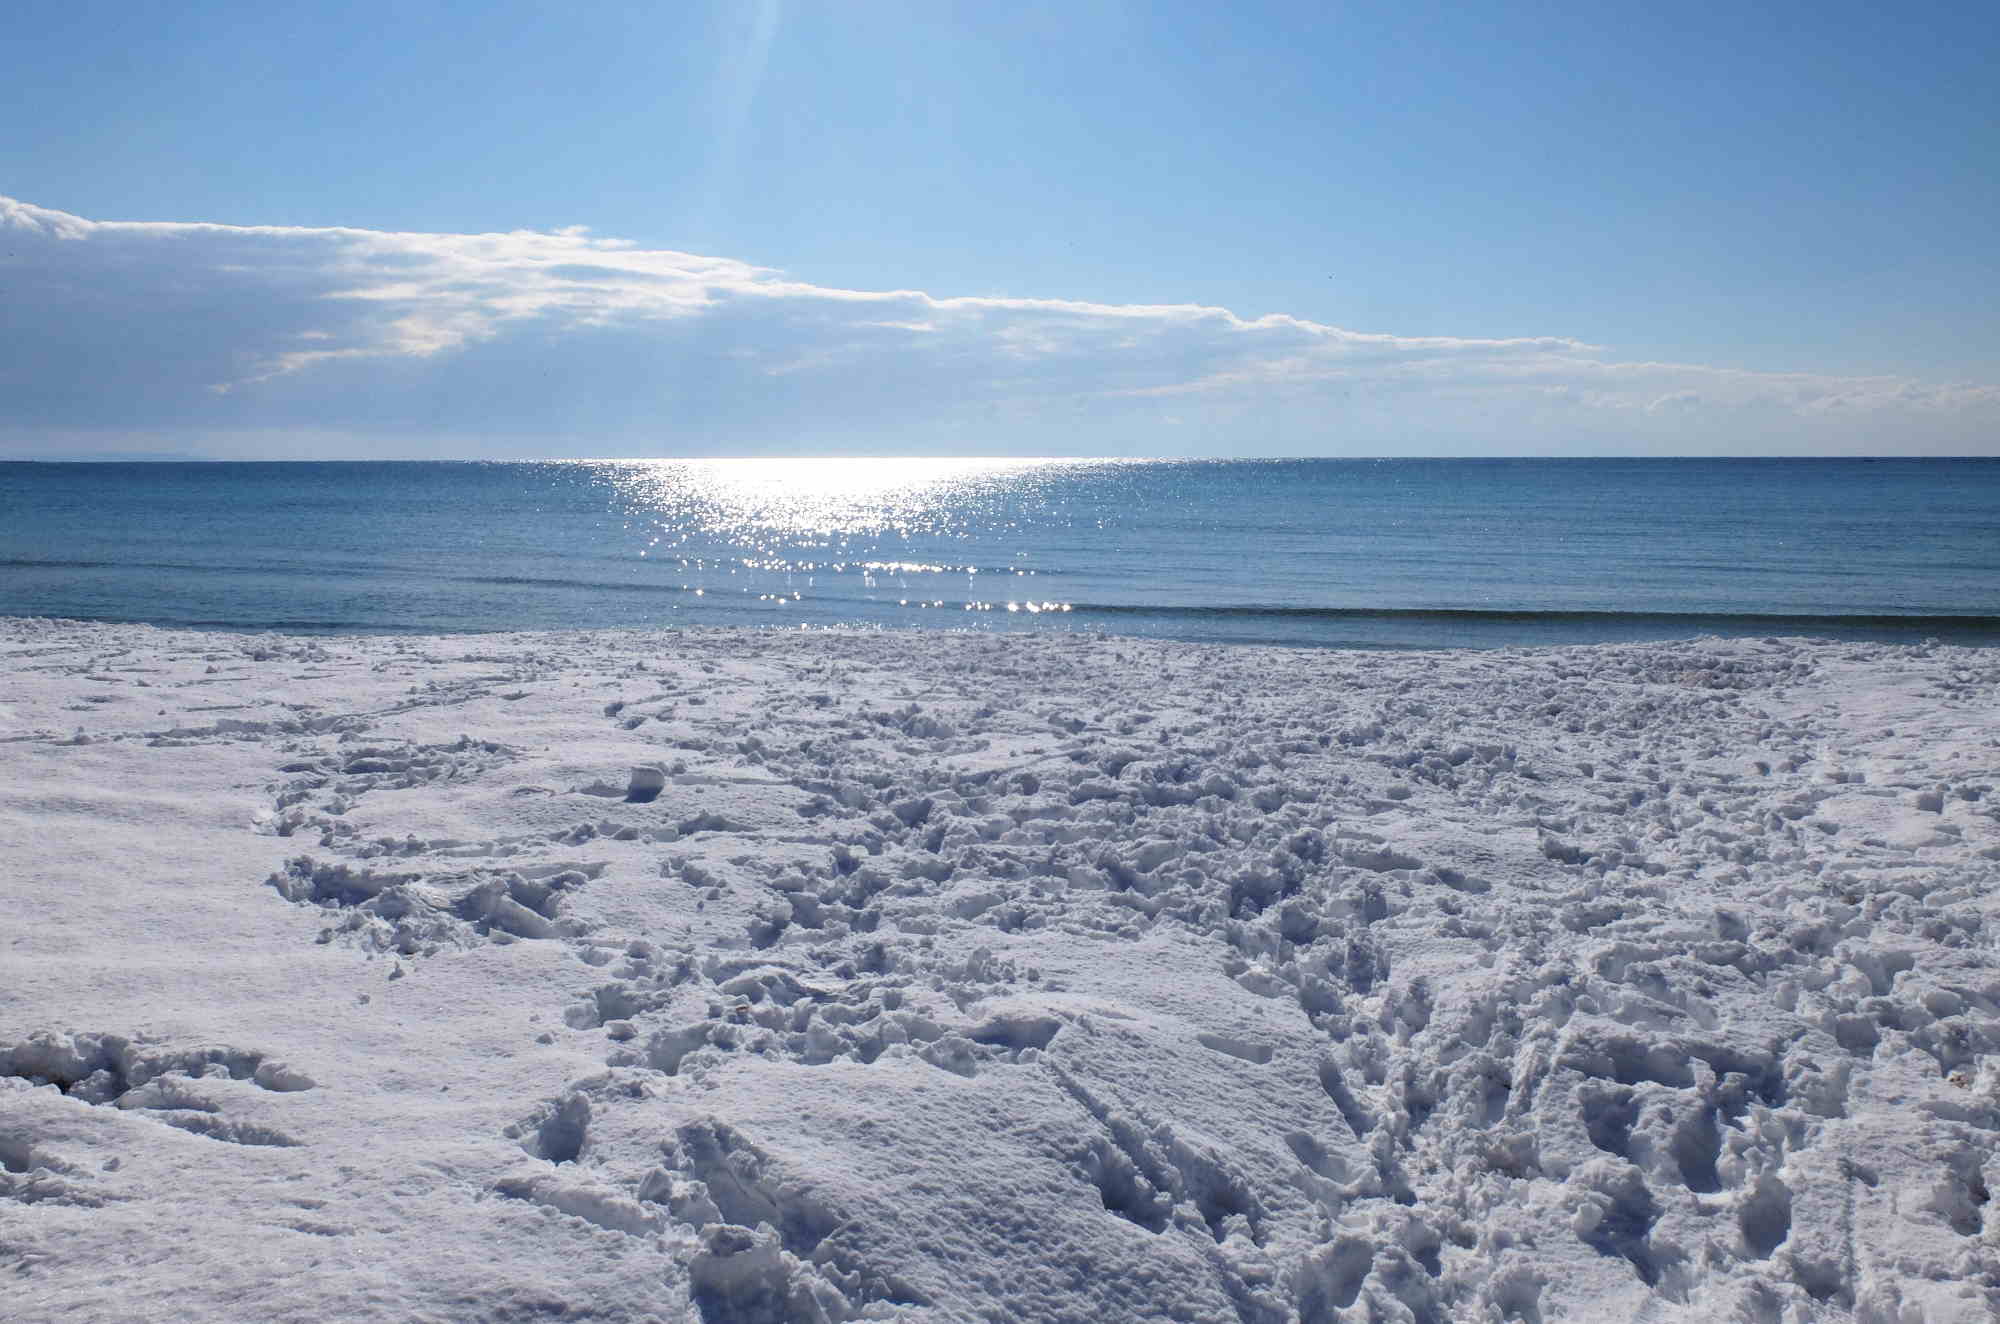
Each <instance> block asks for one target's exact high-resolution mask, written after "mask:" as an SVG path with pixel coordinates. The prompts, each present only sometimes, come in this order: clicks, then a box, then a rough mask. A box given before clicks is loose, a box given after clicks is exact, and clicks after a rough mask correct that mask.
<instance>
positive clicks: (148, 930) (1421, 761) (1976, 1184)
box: [0, 619, 2000, 1324]
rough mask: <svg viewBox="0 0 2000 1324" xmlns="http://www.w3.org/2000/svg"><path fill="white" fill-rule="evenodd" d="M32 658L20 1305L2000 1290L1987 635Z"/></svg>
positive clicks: (1193, 1303)
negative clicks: (1961, 642)
mask: <svg viewBox="0 0 2000 1324" xmlns="http://www.w3.org/2000/svg"><path fill="white" fill-rule="evenodd" d="M0 658H3V659H4V669H0V1316H4V1317H5V1318H8V1319H19V1320H24V1321H26V1320H56V1319H63V1320H97V1319H106V1320H109V1319H119V1320H137V1319H145V1320H155V1319H159V1320H166V1319H265V1320H326V1319H342V1320H456V1319H468V1320H470V1319H479V1320H502V1319H529V1318H535V1319H546V1318H564V1319H604V1320H641V1319H659V1320H699V1321H703V1322H704V1324H727V1322H730V1321H762V1320H818V1319H826V1320H843V1319H850V1318H880V1319H910V1320H919V1319H923V1320H931V1319H936V1320H961V1319H967V1320H969V1319H991V1320H1013V1319H1022V1320H1078V1321H1086V1320H1087V1321H1110V1320H1124V1319H1182V1320H1238V1319H1240V1320H1245V1321H1253V1322H1255V1324H1265V1322H1267V1321H1268V1322H1269V1324H1278V1322H1280V1321H1287V1320H1300V1321H1334V1320H1338V1321H1344V1322H1352V1321H1361V1320H1415V1321H1446V1320H1494V1321H1498V1320H1527V1321H1538V1320H1539V1321H1553V1320H1560V1319H1578V1320H1626V1319H1640V1318H1643V1319H1647V1320H1654V1321H1660V1320H1672V1319H1685V1320H1709V1319H1726V1320H1743V1321H1773V1322H1776V1321H1787V1322H1792V1321H1807V1320H1848V1319H1854V1320H1866V1321H1874V1322H1880V1324H1888V1322H1890V1321H1895V1322H1896V1324H1904V1322H1907V1321H1958V1320H1965V1321H1980V1320H1990V1319H1994V1318H1996V1317H2000V1205H1995V1204H1994V1203H1993V1202H1992V1200H1991V1192H1992V1191H1993V1189H1994V1187H1995V1186H1996V1184H2000V1157H1996V1139H2000V900H1996V886H1997V885H2000V817H1997V815H2000V652H1994V651H1990V650H1973V649H1960V648H1949V647H1909V646H1895V645H1883V644H1864V643H1827V642H1808V641H1800V640H1756V639H1742V640H1728V641H1721V640H1701V641H1695V642H1683V643H1663V644H1644V645H1607V646H1597V647H1588V648H1583V647H1578V648H1555V649H1545V650H1508V651H1496V652H1431V653H1356V652H1335V651H1304V650H1296V651H1295V650H1285V649H1263V648H1223V647H1204V646H1198V645H1190V644H1180V643H1164V642H1156V641H1140V640H1132V639H1120V638H1089V637H1081V636H1072V637H1059V638H1058V637H1049V638H1040V637H1025V636H1019V635H1013V636H991V635H980V634H965V635H959V634H947V633H925V634H919V633H900V632H865V631H854V632H842V631H833V632H825V631H812V632H779V631H747V630H746V631H724V630H715V631H692V630H691V631H684V632H657V633H655V632H639V631H633V632H609V631H607V632H580V633H552V634H513V635H471V636H448V637H437V638H364V637H340V638H317V639H314V638H303V637H285V636H274V635H257V636H245V635H231V634H217V633H195V632H176V631H165V630H157V629H152V628H148V627H143V626H104V625H84V624H77V623H69V622H52V621H38V620H24V619H10V620H4V621H0Z"/></svg>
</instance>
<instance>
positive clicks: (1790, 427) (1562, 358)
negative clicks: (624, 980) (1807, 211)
mask: <svg viewBox="0 0 2000 1324" xmlns="http://www.w3.org/2000/svg"><path fill="white" fill-rule="evenodd" d="M0 277H4V287H5V288H6V290H7V292H8V297H7V299H6V300H5V301H4V303H0V336H4V338H5V342H6V344H5V348H6V350H7V353H6V354H5V355H4V356H0V360H4V361H0V406H4V407H5V410H6V414H7V415H8V417H10V418H11V419H12V420H14V422H13V427H12V433H13V435H14V437H15V441H13V442H11V443H8V442H0V444H4V445H8V446H9V447H10V449H13V450H15V451H16V452H19V451H20V449H21V447H22V446H23V445H24V444H26V443H25V442H23V441H22V440H21V439H22V438H26V437H32V436H40V437H44V438H46V437H49V436H69V435H73V434H87V435H100V434H109V433H115V432H123V433H129V434H132V435H150V436H166V435H169V434H175V435H178V434H180V433H191V434H200V435H205V436H208V437H210V438H211V439H216V438H220V439H223V440H222V441H219V442H215V444H218V445H223V446H224V447H225V448H226V447H227V444H228V443H227V440H226V439H227V438H230V437H234V438H238V439H239V441H240V440H241V439H248V438H256V439H257V441H256V443H255V444H256V445H258V446H272V445H277V446H279V447H280V450H281V453H282V445H283V443H282V442H281V441H278V442H274V441H273V440H272V439H273V438H283V437H285V436H287V435H291V436H297V437H300V438H302V440H301V441H300V443H299V445H300V446H308V445H309V446H311V447H314V448H318V449H320V450H324V449H325V448H326V447H327V446H328V445H329V442H328V440H327V439H328V438H329V437H347V438H350V439H351V444H350V448H357V449H361V450H371V451H372V450H373V449H374V448H375V447H376V446H377V445H379V444H380V442H381V439H382V438H384V437H396V438H399V439H402V441H401V442H400V443H399V444H406V445H408V446H409V447H410V448H411V453H431V454H435V453H481V452H485V451H490V450H494V449H495V448H496V447H497V445H498V443H496V442H495V441H494V440H493V439H494V438H496V437H500V436H504V437H506V438H508V439H509V440H508V441H507V443H506V446H505V448H504V449H506V450H507V451H508V452H509V453H520V452H521V451H522V450H523V448H524V447H525V449H526V450H528V451H529V452H532V451H533V450H534V449H535V444H536V439H537V438H539V439H541V440H542V443H543V444H544V445H546V446H547V447H549V448H550V449H551V450H554V449H557V448H577V447H581V448H582V449H585V450H590V451H596V452H600V453H609V452H623V453H673V452H694V451H712V452H716V453H725V452H734V451H741V450H788V449H805V448H811V447H839V448H844V449H864V450H865V449H884V450H909V449H917V450H923V449H940V450H953V449H975V450H989V451H992V450H1012V451H1032V452H1037V453H1048V452H1051V451H1058V450H1060V451H1072V452H1082V451H1092V450H1113V449H1116V450H1127V451H1129V450H1131V449H1133V448H1134V447H1135V446H1136V447H1137V448H1138V449H1140V450H1144V449H1145V446H1144V444H1143V443H1144V441H1145V438H1146V437H1147V436H1148V435H1150V434H1151V431H1152V429H1156V428H1158V427H1159V426H1160V424H1159V419H1160V418H1161V417H1162V415H1161V413H1160V405H1161V404H1162V403H1164V399H1163V398H1171V399H1172V401H1173V406H1172V412H1173V417H1174V418H1175V419H1176V425H1175V441H1174V442H1173V443H1172V444H1174V445H1183V446H1184V445H1195V444H1202V445H1207V446H1209V447H1211V448H1215V449H1230V450H1235V451H1237V452H1239V453H1275V452H1281V451H1292V452H1301V451H1302V452H1308V453H1338V452H1342V451H1352V450H1361V451H1372V452H1377V453H1379V452H1385V451H1392V450H1398V449H1413V450H1424V449H1456V450H1468V449H1473V450H1476V449H1482V448H1486V449H1493V450H1501V451H1506V450H1540V449H1562V448H1565V447H1573V446H1578V445H1594V446H1595V447H1596V448H1598V449H1613V450H1615V449H1621V448H1630V449H1660V448H1679V449H1712V448H1717V447H1722V448H1736V447H1750V448H1755V449H1765V450H1769V449H1786V448H1814V447H1823V448H1845V449H1855V448H1859V449H1874V450H1877V451H1887V450H1897V449H1903V448H1905V447H1906V446H1908V447H1917V448H1930V449H1946V450H1951V449H1957V450H1980V449H1989V450H1990V449H1992V448H1993V447H1994V445H1995V442H1996V437H2000V428H1997V427H1996V425H2000V388H1996V387H1993V386H1985V385H1950V384H1934V383H1924V382H1918V381H1914V380H1910V379H1906V378H1902V377H1893V376H1874V377H1857V376H1835V375H1821V374H1813V373H1803V372H1800V373H1770V372H1747V371H1743V370H1740V369H1733V368H1728V367H1712V366H1704V365H1698V364H1678V363H1652V362H1624V361H1619V360H1617V359H1615V358H1612V357H1610V356H1608V355H1607V354H1606V353H1605V352H1604V350H1603V349H1602V348H1601V347H1598V346H1594V345H1588V344H1585V343H1582V342H1580V341H1578V340H1575V339H1570V338H1566V337H1560V336H1532V337H1520V338H1507V339H1493V338H1478V337H1444V336H1421V337H1417V336H1396V335H1388V334H1380V333H1368V332H1358V331H1352V330H1347V329H1343V328H1340V327H1333V326H1326V325H1321V324H1319V323H1315V322H1310V321H1306V320H1303V319H1300V318H1295V317H1289V316H1284V315H1282V314H1271V315H1266V316H1261V317H1255V318H1246V317H1242V316H1239V315H1237V314H1236V313H1233V312H1231V311H1230V310H1228V309H1224V308H1215V307H1205V306H1199V305H1191V304H1148V305H1138V304H1131V305H1114V304H1099V303H1086V302H1078V301H1072V300H1062V299H1019V298H979V297H963V296H955V297H943V296H936V295H932V294H928V293H925V292H923V291H917V290H848V289H837V288H830V287H826V286H819V285H813V284H809V283H806V282H803V281H800V280H797V279H794V278H792V277H790V276H788V275H786V274H784V273H781V272H778V271H775V270H772V269H770V268H766V267H759V266H755V265H752V264H750V263H746V262H741V261H737V260H734V259H729V258H718V257H707V256H700V255H696V254H690V253H680V252H673V251H668V250H658V249H645V248H640V247H638V246H636V245H634V244H631V243H629V242H626V241H623V240H618V239H608V238H599V237H595V236H593V235H591V234H589V233H588V232H587V231H585V230H583V229H580V228H575V227H572V228H569V229H563V230H556V231H547V232H543V231H510V232H506V233H497V234H414V233H392V232H384V231H375V230H362V229H353V228H340V227H327V228H303V227H282V226H232V225H218V224H210V223H170V222H131V221H94V220H88V219H85V218H82V217H78V216H72V215H69V214H67V213H64V212H59V211H53V210H50V209H47V208H43V207H36V206H32V205H30V204H27V203H22V202H17V201H14V200H12V199H7V198H0ZM306 438H310V440H303V439H306ZM1197 438H1205V439H1206V440H1197ZM336 448H337V444H336Z"/></svg>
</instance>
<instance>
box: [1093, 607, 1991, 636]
mask: <svg viewBox="0 0 2000 1324" xmlns="http://www.w3.org/2000/svg"><path fill="white" fill-rule="evenodd" d="M1070 610H1071V611H1072V612H1074V613H1076V614H1078V615H1104V616H1176V617H1193V618H1200V617H1246V618H1256V617H1268V618H1272V619H1278V620H1287V619H1290V620H1329V621H1339V620H1383V621H1438V622H1443V623H1450V622H1462V623H1464V624H1467V625H1477V624H1480V623H1482V622H1491V623H1493V624H1496V625H1497V624H1525V623H1532V622H1537V621H1547V622H1549V623H1551V624H1564V623H1575V624H1579V625H1593V624H1598V625H1612V624H1617V623H1631V624H1635V625H1653V624H1661V625H1672V624H1688V625H1698V624H1703V623H1711V624H1717V625H1731V626H1745V625H1756V624H1760V623H1764V622H1769V623H1770V624H1772V625H1776V626H1783V627H1785V628H1788V629H1797V628H1800V627H1804V626H1814V625H1818V626H1825V627H1828V628H1847V629H1863V628H1873V629H1921V628H1927V627H1935V628H1938V629H1946V630H2000V616H1979V615H1973V616H1963V615H1959V616H1955V615H1937V614H1931V613H1920V612H1868V613H1826V612H1772V611H1758V612H1742V611H1595V610H1577V609H1572V608H1561V609H1555V610H1542V609H1531V608H1491V607H1284V606H1275V605H1274V606H1262V605H1249V604H1246V605H1228V606H1195V605H1180V604H1164V603H1162V604H1158V605H1149V604H1146V603H1137V602H1074V603H1071V604H1070Z"/></svg>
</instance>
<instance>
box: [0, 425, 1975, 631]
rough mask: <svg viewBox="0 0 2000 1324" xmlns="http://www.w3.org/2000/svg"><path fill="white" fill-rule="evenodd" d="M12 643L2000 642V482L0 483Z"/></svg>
mask: <svg viewBox="0 0 2000 1324" xmlns="http://www.w3.org/2000/svg"><path fill="white" fill-rule="evenodd" d="M0 615H14V616H25V615H34V616H69V617H82V618H85V619H93V620H114V621H149V622H153V623H157V624H162V625H199V626H210V627H220V628H226V629H238V630H264V629H272V630H287V631H314V632H387V631H412V632H437V631H455V630H515V629H546V628H567V627H577V626H673V625H683V624H687V625H695V624H701V625H751V624H754V625H769V626H778V627H785V628H791V629H796V628H798V627H799V626H800V625H808V626H821V625H875V626H898V627H912V626H914V627H943V628H955V629H968V628H970V629H981V630H1043V631H1046V630H1087V631H1099V630H1103V631H1109V632H1112V633H1122V634H1149V635H1162V636H1168V637H1173V638H1182V639H1197V640H1212V641H1231V642H1264V643H1286V644H1313V645H1332V646H1361V647H1378V646H1380V647H1404V646H1416V647H1431V646H1464V645H1501V644H1520V643H1560V642H1589V641H1599V640H1614V639H1645V638H1673V637H1681V636H1690V635H1696V634H1774V633H1787V634H1813V635H1833V636H1839V637H1850V638H1887V639H1906V640H1912V641H1914V640H1919V639H1922V638H1925V637H1927V636H1935V637H1937V638H1940V639H1944V640H1948V641H1956V642H1976V643H1989V644H1990V643H2000V460H1908V461H1905V460H1878V461H1861V460H1840V461H1817V460H1811V461H1808V460H1630V461H1627V460H1491V461H1480V460H1373V461H1371V460H1212V461H1124V460H1117V461H1071V460H1052V461H966V460H809V461H787V460H715V461H602V462H599V461H575V462H558V463H460V464H433V463H403V464H370V463H355V464H233V463H229V464H225V463H216V464H199V463H188V464H171V463H169V464H28V463H13V464H0Z"/></svg>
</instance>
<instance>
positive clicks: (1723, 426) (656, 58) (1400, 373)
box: [0, 0, 2000, 455]
mask: <svg viewBox="0 0 2000 1324" xmlns="http://www.w3.org/2000/svg"><path fill="white" fill-rule="evenodd" d="M1996 30H2000V25H1996V24H1995V23H1994V22H1993V15H1992V11H1991V8H1990V7H1984V6H1976V5H1965V6H1925V5H1911V6H1904V7H1900V8H1897V7H1885V6H1866V7H1864V6H1857V5H1844V4H1820V5H1813V6H1806V5H1768V6H1761V7H1740V8H1728V9H1725V8H1722V7H1715V8H1713V9H1707V10H1697V9H1677V8H1673V7H1662V6H1657V5H1647V6H1641V5H1617V4H1597V5H1555V4H1525V3H1524V4H1514V5H1507V6H1489V7H1466V6H1444V5H1424V4H1395V5H1388V4H1383V5H1333V4H1321V5H1282V4H1267V5H1243V6H1220V5H1212V4H1189V5H1176V4H1149V5H1090V4H1078V3H1064V4H1046V5H1042V4H1021V5H999V4H979V5H970V4H968V5H950V4H939V3H927V4H917V3H910V4H868V3H855V4H844V5H828V4H816V5H807V4H800V3H791V4H783V3H762V2H760V0H740V2H739V3H728V4H713V5H702V4H687V5H667V6H659V5H651V4H637V3H634V4H616V5H612V4H603V5H592V4H577V5H565V6H555V5H546V4H518V3H517V4H508V3H490V2H489V3H483V4H438V3H428V4H427V3H404V4H396V5H377V4H366V3H359V4H344V5H338V6H335V5H330V4H273V3H268V2H267V3H260V4H233V3H209V4H203V5H197V6H185V7H170V6H138V5H132V4H129V3H122V4H97V3H63V4H52V3H42V0H23V2H22V3H19V4H16V5H14V6H12V7H10V11H9V27H8V32H7V36H6V42H7V44H6V46H5V47H4V58H5V61H6V64H7V71H8V77H7V78H5V79H0V123H6V124H8V125H10V126H12V127H11V128H10V131H9V132H8V133H6V134H4V135H0V195H5V196H7V197H9V198H12V199H16V200H18V204H19V205H16V206H14V207H13V208H12V209H11V210H10V211H8V212H7V213H6V216H5V218H4V219H0V240H4V244H0V282H4V286H5V288H8V289H11V291H12V294H13V297H12V298H8V299H5V300H0V347H11V349H12V353H11V354H10V355H9V356H8V357H9V358H10V359H11V361H12V367H9V366H7V365H6V364H4V363H0V454H17V455H18V454H59V453H84V452H99V451H118V450H142V451H149V452H150V451H165V452H180V451H186V452H200V453H204V454H232V455H233V454H273V455H280V454H283V455H290V454H412V455H416V454H423V455H430V454H468V455H470V454H544V453H550V454H554V453H591V454H728V453H745V452H753V453H795V452H806V451H838V452H847V453H873V452H891V453H893V452H912V451H914V452H931V451H939V452H960V453H964V452H980V453H1002V452H1008V453H1041V454H1047V453H1076V454H1082V453H1110V454H1173V453H1209V454H1218V453H1220V454H1275V453H1306V454H1313V453H1325V454H1354V453H1360V454H1394V453H1499V454H1508V453H1514V454H1518V453H1570V452H1577V453H1634V452H1636V453H1653V452H1670V453H1671V452H1679V453H1703V452H1710V451H1718V450H1719V451H1727V452H1746V451H1750V452H1757V451H1761V452H1766V453H1833V452H1855V451H1859V452H1865V453H1904V452H1917V451H1931V452H1940V453H1994V452H1995V451H2000V318H1996V317H1994V316H1993V314H1992V312H1991V308H1992V307H1993V306H1995V305H1996V304H2000V226H1996V225H1995V224H1994V223H1993V218H1994V217H1995V216H2000V184H1997V183H1996V179H2000V80H1996V79H1994V78H1993V77H1992V75H1991V71H1992V69H1993V68H1994V67H1995V64H1996V56H2000V39H1996V35H1995V34H1996ZM52 217H60V218H66V219H61V220H57V219H51V218H52ZM102 222H148V223H153V224H152V225H151V226H150V227H142V226H126V227H117V226H105V225H103V224H101V223H102ZM220 227H244V228H236V229H229V228H220ZM572 227H586V228H587V234H579V233H578V232H576V231H575V230H574V229H573V228H572ZM493 234H504V235H508V236H511V237H510V239H509V240H508V242H506V243H499V242H486V243H484V244H481V243H479V242H475V241H474V240H472V239H470V238H469V236H479V235H493ZM700 259H712V260H713V261H712V262H709V263H707V264H704V263H703V262H702V261H701V260H700ZM586 269H588V270H586ZM398 273H401V274H400V276H399V275H398ZM899 292H900V293H899ZM1224 310H1226V312H1225V311H1224Z"/></svg>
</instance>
